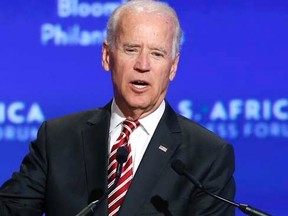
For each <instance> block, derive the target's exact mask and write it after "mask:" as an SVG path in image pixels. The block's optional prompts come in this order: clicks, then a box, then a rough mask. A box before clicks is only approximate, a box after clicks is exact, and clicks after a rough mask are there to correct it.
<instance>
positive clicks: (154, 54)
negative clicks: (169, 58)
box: [152, 52, 164, 58]
mask: <svg viewBox="0 0 288 216" xmlns="http://www.w3.org/2000/svg"><path fill="white" fill-rule="evenodd" d="M152 55H153V56H155V57H157V58H160V57H164V54H163V53H161V52H152Z"/></svg>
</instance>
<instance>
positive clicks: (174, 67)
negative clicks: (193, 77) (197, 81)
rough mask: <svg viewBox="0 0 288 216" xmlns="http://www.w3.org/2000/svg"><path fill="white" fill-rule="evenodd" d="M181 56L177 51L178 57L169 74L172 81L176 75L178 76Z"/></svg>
mask: <svg viewBox="0 0 288 216" xmlns="http://www.w3.org/2000/svg"><path fill="white" fill-rule="evenodd" d="M179 58H180V54H179V53H177V55H176V57H175V58H174V60H173V63H172V66H171V69H170V74H169V80H170V81H172V80H173V79H174V77H175V76H176V72H177V68H178V63H179Z"/></svg>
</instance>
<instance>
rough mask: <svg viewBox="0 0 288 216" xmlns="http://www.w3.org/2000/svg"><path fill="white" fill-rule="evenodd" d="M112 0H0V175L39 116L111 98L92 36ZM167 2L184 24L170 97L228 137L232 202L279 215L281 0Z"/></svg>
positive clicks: (284, 187) (284, 194)
mask: <svg viewBox="0 0 288 216" xmlns="http://www.w3.org/2000/svg"><path fill="white" fill-rule="evenodd" d="M121 3H122V1H113V0H111V1H98V0H53V1H51V0H41V1H39V0H26V1H20V0H1V1H0V184H2V183H3V182H4V181H5V179H7V178H9V177H10V176H11V174H12V172H13V171H15V170H18V169H19V164H20V162H21V160H22V158H23V156H24V155H25V154H26V153H27V151H28V145H29V143H30V141H31V140H33V139H34V138H35V136H36V133H37V129H38V127H39V125H40V124H41V122H43V121H44V120H47V119H51V118H55V117H58V116H62V115H66V114H70V113H74V112H78V111H81V110H86V109H91V108H95V107H98V106H102V105H104V104H106V103H107V102H108V101H109V100H110V99H111V97H112V91H111V84H110V73H109V72H105V71H104V70H103V69H102V67H101V60H100V59H101V56H100V55H101V44H102V42H103V39H104V38H105V35H106V32H105V25H106V22H107V18H108V16H109V15H110V14H111V12H112V11H113V10H114V9H115V7H117V6H118V5H119V4H121ZM167 3H168V4H170V5H171V6H173V7H174V8H175V9H176V11H177V12H178V14H179V18H180V20H181V24H182V27H183V30H184V38H183V42H182V45H183V46H182V52H181V60H180V66H179V70H178V74H177V77H176V79H175V80H174V81H173V83H172V84H171V86H170V89H169V90H170V92H169V94H168V99H169V101H170V103H171V104H172V106H173V107H174V109H175V110H176V111H177V112H179V113H181V114H183V115H185V116H187V117H188V118H190V119H193V120H195V121H197V122H199V123H201V124H202V125H204V126H205V127H207V128H209V129H211V130H212V131H214V132H215V133H217V134H218V135H219V136H221V137H223V138H224V139H226V140H227V141H229V142H230V143H232V144H233V145H234V148H235V153H236V172H235V177H236V181H237V197H236V201H238V202H244V203H248V204H251V205H254V206H256V207H259V208H260V209H263V210H267V211H268V212H270V213H271V214H273V215H277V216H285V215H287V214H288V210H287V208H288V207H287V204H288V172H287V166H288V157H287V153H288V142H287V138H288V84H287V80H288V70H287V69H288V63H287V62H288V60H287V51H288V42H287V38H288V5H287V0H235V1H209V0H194V1H177V0H171V1H167ZM237 214H238V215H242V214H241V213H239V211H238V212H237Z"/></svg>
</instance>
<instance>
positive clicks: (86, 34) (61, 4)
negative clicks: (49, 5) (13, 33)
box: [41, 0, 126, 47]
mask: <svg viewBox="0 0 288 216" xmlns="http://www.w3.org/2000/svg"><path fill="white" fill-rule="evenodd" d="M123 2H126V1H125V0H122V1H116V2H115V1H113V2H112V1H110V2H109V1H107V2H105V3H104V2H103V3H102V2H92V3H91V2H85V1H79V0H58V1H57V9H56V10H57V11H56V13H57V17H58V22H56V23H51V22H47V23H44V24H42V26H41V43H42V45H54V46H85V47H87V46H95V45H102V42H103V41H104V40H105V38H106V26H102V27H101V26H98V27H96V25H97V24H99V23H100V22H99V21H98V20H99V19H100V18H108V17H109V16H110V15H111V13H112V12H113V11H114V10H115V8H117V7H118V6H119V5H120V4H121V3H123ZM87 18H92V21H91V23H92V24H94V25H95V26H94V27H93V28H92V29H91V27H90V29H89V28H88V27H87V26H86V25H81V24H80V23H81V22H82V20H83V19H87ZM96 19H98V20H96ZM76 21H78V22H76ZM97 21H98V22H97ZM106 21H107V20H105V22H106ZM68 22H69V24H67V23H68ZM105 22H103V21H102V22H101V23H105ZM86 24H87V23H86Z"/></svg>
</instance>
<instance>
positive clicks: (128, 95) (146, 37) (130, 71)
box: [102, 12, 179, 118]
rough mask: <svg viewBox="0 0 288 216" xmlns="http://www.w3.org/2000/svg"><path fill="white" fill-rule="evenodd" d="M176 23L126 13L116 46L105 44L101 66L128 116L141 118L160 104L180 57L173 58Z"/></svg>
mask: <svg viewBox="0 0 288 216" xmlns="http://www.w3.org/2000/svg"><path fill="white" fill-rule="evenodd" d="M173 28H174V23H173V21H172V20H171V19H170V18H168V17H167V16H164V15H159V14H143V13H142V14H141V13H131V12H126V13H123V14H122V16H121V19H120V21H119V25H118V27H117V31H116V39H115V46H114V47H112V48H111V47H108V46H107V44H106V43H104V45H103V55H102V64H103V67H104V69H105V70H107V71H108V70H110V71H111V73H112V82H113V88H114V96H115V101H116V104H117V105H118V106H119V108H120V109H121V111H122V112H123V113H124V115H125V116H126V117H128V116H130V117H132V118H142V117H144V116H147V115H148V114H150V113H151V112H153V111H154V110H155V109H157V108H158V106H159V105H160V104H161V102H162V100H163V99H164V97H165V95H166V92H167V89H168V85H169V82H170V81H172V80H173V78H174V76H175V74H176V70H177V65H178V60H179V56H178V55H176V57H175V56H172V45H173V33H174V31H173Z"/></svg>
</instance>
